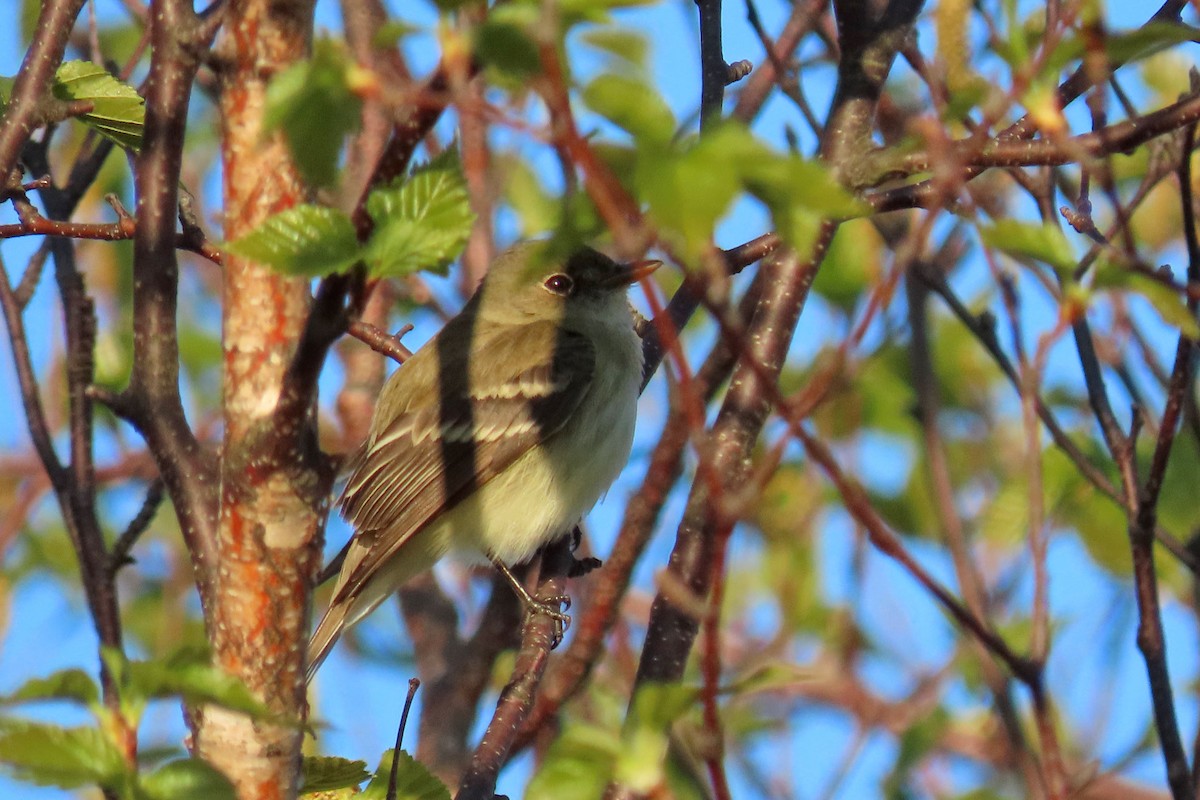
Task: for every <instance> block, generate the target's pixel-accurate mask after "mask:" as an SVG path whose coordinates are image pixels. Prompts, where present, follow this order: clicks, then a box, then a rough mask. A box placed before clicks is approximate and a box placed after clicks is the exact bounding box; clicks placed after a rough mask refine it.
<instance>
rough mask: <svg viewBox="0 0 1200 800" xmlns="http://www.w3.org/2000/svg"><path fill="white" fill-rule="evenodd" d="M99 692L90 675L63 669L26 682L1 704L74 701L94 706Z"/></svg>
mask: <svg viewBox="0 0 1200 800" xmlns="http://www.w3.org/2000/svg"><path fill="white" fill-rule="evenodd" d="M99 699H100V690H99V689H98V688H97V686H96V682H95V681H94V680H93V679H92V677H91V676H90V675H88V674H87V673H86V672H84V671H83V670H81V669H64V670H61V671H59V672H55V673H54V674H52V675H50V676H48V677H45V678H34V679H32V680H29V681H26V682H25V683H24V684H22V685H21V687H20V688H19V689H17V690H16V691H15V692H13V693H12V694H10V695H7V696H6V697H4V698H3V699H2V700H0V702H3V703H23V702H31V701H36V700H74V701H75V702H77V703H82V704H83V705H94V704H95V703H96V702H97V701H99Z"/></svg>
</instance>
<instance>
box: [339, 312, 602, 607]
mask: <svg viewBox="0 0 1200 800" xmlns="http://www.w3.org/2000/svg"><path fill="white" fill-rule="evenodd" d="M535 324H546V325H550V326H551V327H553V328H555V331H554V332H553V333H552V335H551V336H549V337H547V338H546V339H543V341H547V340H549V341H553V342H554V345H553V356H552V357H541V358H539V357H537V354H536V353H529V352H522V353H519V354H516V355H515V356H514V354H513V352H512V349H511V346H510V345H509V346H506V347H505V348H504V350H503V351H502V352H504V354H505V359H506V361H508V362H509V363H511V362H512V360H513V359H514V358H515V359H517V360H518V362H520V361H523V362H525V363H524V364H523V365H519V366H518V368H517V369H516V370H507V371H504V370H501V369H497V368H496V365H495V364H494V360H495V359H496V358H498V355H499V353H498V352H497V350H496V346H495V345H492V346H487V345H485V346H483V347H478V348H477V349H476V351H475V352H474V353H473V354H472V355H471V359H473V360H474V361H475V362H476V363H474V364H470V363H467V358H466V357H465V354H455V353H445V352H438V350H437V348H436V347H435V348H434V350H433V351H432V352H434V353H437V356H438V360H439V362H440V363H439V364H438V369H437V374H438V380H437V382H436V384H433V385H430V386H429V389H428V391H429V392H431V393H436V399H438V400H440V402H434V401H433V400H434V399H435V398H419V399H413V401H412V402H411V404H410V405H409V407H408V408H406V409H405V410H404V411H403V412H401V413H400V414H399V416H398V417H397V418H396V419H395V420H393V421H392V422H391V423H390V424H388V425H387V426H386V427H384V428H382V429H381V430H380V431H378V433H377V434H376V435H375V436H374V437H373V439H372V441H370V442H369V443H368V445H367V446H366V447H365V448H364V449H363V450H361V451H360V452H359V454H358V455H357V456H356V458H355V460H354V462H353V466H352V471H351V475H350V479H349V481H348V482H347V484H346V490H345V492H344V493H343V494H342V497H341V499H340V501H339V504H340V505H341V508H342V514H343V516H344V517H345V518H346V520H347V521H348V522H350V523H351V524H352V525H353V526H354V529H355V531H356V533H355V536H356V540H357V544H358V545H359V546H361V547H363V548H365V549H366V554H365V555H364V557H363V558H362V559H361V560H360V561H359V562H358V563H356V564H355V565H354V566H353V568H352V572H351V574H349V575H343V576H342V579H340V580H339V581H338V589H337V592H336V596H335V597H334V602H336V601H337V600H338V599H339V598H344V597H350V596H353V595H354V594H355V593H356V592H357V590H358V589H359V588H360V587H361V586H362V585H363V584H365V583H366V581H367V580H369V579H370V577H371V576H372V575H373V574H374V573H375V572H376V570H378V569H379V567H380V565H382V564H383V563H385V562H386V561H387V560H388V559H390V558H391V557H392V556H393V555H394V554H395V553H396V552H397V551H398V550H399V549H400V548H401V547H402V546H403V545H404V543H405V541H407V540H408V538H409V537H411V536H412V535H413V533H414V532H416V531H418V530H420V529H421V528H422V527H423V526H424V525H425V524H426V523H427V522H429V520H431V519H433V518H434V517H436V516H437V515H438V514H440V513H442V512H443V511H445V510H447V509H449V508H452V507H453V506H454V505H455V504H457V503H458V502H459V501H461V500H462V499H463V498H464V497H467V496H468V495H470V493H471V492H473V491H474V490H476V489H477V488H479V487H480V486H482V485H483V484H485V483H487V482H488V481H489V480H491V479H492V478H494V477H495V476H496V475H497V474H499V473H500V472H503V471H504V470H505V469H506V468H508V467H509V466H510V465H511V464H512V463H513V462H514V461H516V460H517V459H518V458H519V457H520V456H522V455H523V454H525V453H526V452H527V451H528V450H529V449H530V448H532V447H534V446H535V445H537V444H538V443H540V442H542V441H544V440H545V439H546V438H547V437H549V436H551V435H553V434H554V433H555V432H556V431H558V430H560V429H561V428H562V426H563V425H564V424H565V423H566V422H567V420H568V419H570V417H571V415H572V414H573V413H574V411H575V410H576V409H577V408H578V407H579V404H580V401H581V400H582V399H583V396H584V395H585V394H586V392H587V389H588V387H589V386H590V384H591V380H592V374H593V371H594V369H595V360H596V354H595V349H594V347H593V346H592V344H591V343H590V342H589V341H588V340H587V338H585V337H584V336H581V335H578V334H573V333H569V332H565V331H562V330H558V329H557V326H553V325H552V323H535ZM531 338H536V337H531ZM495 341H496V342H497V343H498V342H499V341H500V340H499V339H497V340H495ZM433 344H434V343H431V345H433ZM419 355H420V354H419ZM489 362H491V363H489ZM422 366H423V367H424V368H426V369H427V368H429V367H430V364H429V363H428V362H426V363H424V364H423V365H422ZM404 369H407V366H405V367H402V368H401V372H402V373H403V370H404ZM399 379H400V380H404V378H403V375H401V376H399Z"/></svg>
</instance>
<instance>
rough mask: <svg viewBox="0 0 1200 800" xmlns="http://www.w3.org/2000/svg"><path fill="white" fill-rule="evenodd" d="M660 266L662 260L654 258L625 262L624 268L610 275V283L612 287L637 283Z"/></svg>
mask: <svg viewBox="0 0 1200 800" xmlns="http://www.w3.org/2000/svg"><path fill="white" fill-rule="evenodd" d="M661 266H662V262H661V261H659V260H658V259H656V258H647V259H643V260H642V261H634V262H632V263H629V264H626V265H625V268H624V269H622V270H621V271H620V272H618V273H617V274H616V275H614V276H613V277H612V284H611V285H612V287H613V288H618V287H621V286H629V285H631V284H634V283H637V282H638V281H640V280H641V279H642V278H645V277H647V276H649V275H650V273H652V272H654V270H656V269H658V268H659V267H661Z"/></svg>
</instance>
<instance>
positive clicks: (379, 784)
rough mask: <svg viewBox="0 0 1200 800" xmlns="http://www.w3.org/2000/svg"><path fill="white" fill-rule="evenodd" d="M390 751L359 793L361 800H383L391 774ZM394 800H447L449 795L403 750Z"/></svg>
mask: <svg viewBox="0 0 1200 800" xmlns="http://www.w3.org/2000/svg"><path fill="white" fill-rule="evenodd" d="M393 752H394V751H392V750H388V751H387V752H386V753H384V754H383V758H382V759H380V761H379V769H378V770H376V771H375V777H374V778H372V779H371V783H370V784H368V785H367V788H366V789H364V790H363V793H362V795H360V796H361V797H362V799H363V800H383V798H384V797H386V796H387V789H388V781H389V779H390V776H391V773H392V755H393ZM396 800H450V791H449V790H448V789H447V788H446V785H445V784H443V783H442V782H441V781H439V780H438V779H437V778H436V777H435V776H434V774H433V773H432V772H430V771H429V769H428V768H426V766H425V765H424V764H422V763H421V762H420V761H417V760H416V759H415V758H413V757H412V756H410V755H409V754H408V753H406V752H404V751H403V750H402V751H400V754H399V756H398V760H397V766H396Z"/></svg>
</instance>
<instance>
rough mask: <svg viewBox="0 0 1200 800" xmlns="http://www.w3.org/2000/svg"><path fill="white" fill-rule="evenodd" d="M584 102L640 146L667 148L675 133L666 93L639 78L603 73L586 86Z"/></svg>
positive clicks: (673, 117)
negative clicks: (663, 93) (626, 133)
mask: <svg viewBox="0 0 1200 800" xmlns="http://www.w3.org/2000/svg"><path fill="white" fill-rule="evenodd" d="M583 102H584V104H586V105H587V107H588V108H590V109H591V110H592V111H595V112H596V113H597V114H599V115H600V116H602V117H604V118H605V119H607V120H608V121H609V122H611V123H613V124H614V125H616V126H617V127H618V128H621V129H622V130H624V131H626V132H628V133H629V134H630V135H631V136H633V138H634V139H635V140H636V141H637V143H638V145H639V146H646V145H648V146H652V147H665V146H666V145H667V144H668V143H670V141H671V138H672V137H673V136H674V135H675V124H676V123H675V115H674V114H672V113H671V109H670V108H669V107H668V106H667V103H666V101H665V100H663V98H662V95H661V94H659V93H658V92H657V91H655V90H654V89H653V88H652V87H650V86H649V85H647V84H645V83H643V82H642V81H639V80H637V79H635V78H631V77H628V76H625V75H614V74H611V73H605V74H602V75H601V76H600V77H598V78H596V79H595V80H593V81H592V82H591V83H589V84H588V85H587V86H586V87H584V90H583Z"/></svg>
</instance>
